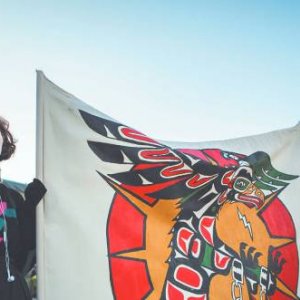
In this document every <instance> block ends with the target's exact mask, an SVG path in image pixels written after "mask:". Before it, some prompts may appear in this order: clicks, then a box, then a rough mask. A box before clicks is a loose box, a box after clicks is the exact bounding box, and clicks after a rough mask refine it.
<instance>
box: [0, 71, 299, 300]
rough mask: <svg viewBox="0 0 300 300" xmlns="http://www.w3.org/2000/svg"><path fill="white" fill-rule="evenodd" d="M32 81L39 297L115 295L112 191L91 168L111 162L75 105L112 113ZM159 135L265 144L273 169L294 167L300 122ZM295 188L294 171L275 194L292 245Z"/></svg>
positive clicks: (233, 146) (247, 147) (228, 144)
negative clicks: (42, 193) (252, 132)
mask: <svg viewBox="0 0 300 300" xmlns="http://www.w3.org/2000/svg"><path fill="white" fill-rule="evenodd" d="M38 82H39V86H38V102H39V108H40V111H39V113H38V116H39V117H38V124H37V126H38V131H40V138H39V140H38V144H39V146H38V149H39V151H40V153H39V154H38V155H39V157H42V160H41V161H38V164H39V166H38V169H39V170H40V171H39V176H40V177H41V179H42V180H43V182H44V184H45V186H46V187H47V190H48V192H47V194H46V197H45V201H44V207H43V208H40V211H39V214H40V218H39V224H38V226H39V228H40V234H39V240H38V251H40V255H39V261H38V263H39V270H40V273H39V300H65V299H72V300H82V299H88V300H99V299H105V300H109V299H114V296H113V292H112V288H111V282H110V280H111V278H110V270H109V262H108V250H107V236H106V232H107V227H106V226H107V216H108V214H109V210H110V207H111V201H112V199H113V195H114V191H113V190H112V188H110V187H109V186H108V184H107V183H106V182H105V181H104V180H102V179H101V178H100V177H99V174H98V173H97V170H104V171H103V172H106V169H107V173H109V172H112V169H111V168H112V167H111V165H108V164H107V163H105V162H102V161H101V160H100V159H99V158H98V157H97V156H96V155H95V154H94V153H93V152H92V151H91V149H90V148H89V147H88V146H87V140H91V141H102V139H101V138H100V137H99V134H97V133H96V132H95V131H93V130H91V129H90V128H89V127H88V126H86V124H85V122H84V120H83V118H82V116H81V115H80V113H79V110H82V111H85V112H87V113H89V114H92V115H96V116H99V117H101V118H104V119H108V120H112V119H111V118H110V117H108V116H106V115H104V114H102V113H101V112H99V111H97V110H96V109H94V108H92V107H90V106H88V105H87V104H86V103H84V102H82V101H80V100H79V99H77V98H76V97H74V96H73V95H71V94H69V93H67V92H65V91H64V90H62V89H61V88H59V87H57V86H56V85H55V84H53V83H52V82H50V81H49V80H48V79H47V78H45V76H44V75H43V73H41V72H38ZM116 109H117V108H116ZM248 121H249V120H247V119H245V122H248ZM241 126H242V124H241ZM205 128H206V127H205V126H203V124H201V127H200V128H199V130H209V127H208V129H205ZM197 130H198V129H197ZM163 143H164V144H167V145H168V146H170V147H175V148H188V149H207V148H220V149H225V150H226V151H232V152H236V153H242V154H245V155H250V154H251V153H253V152H256V151H264V152H267V153H268V154H269V155H270V157H271V160H272V165H273V166H274V167H275V168H276V169H277V170H280V171H281V172H283V173H287V174H293V175H300V159H299V150H300V125H297V126H295V127H293V128H289V129H283V130H279V131H274V132H270V133H264V134H259V135H256V136H250V137H243V138H237V139H232V140H224V141H214V142H200V143H182V142H166V141H164V142H163ZM0 145H1V137H0ZM124 168H125V169H124V170H126V167H124ZM299 195H300V180H299V178H298V179H295V180H293V181H292V182H291V183H290V184H289V186H288V187H287V188H286V189H285V190H284V191H283V192H282V194H280V199H282V201H283V202H284V205H285V206H286V207H287V209H288V211H289V213H290V214H291V215H292V219H293V221H294V224H295V228H296V232H297V246H298V249H300V244H299V240H300V236H299V232H300V217H299V211H300V202H299ZM41 228H42V229H41ZM299 284H300V283H299V281H298V285H299ZM116 299H117V298H116ZM146 299H147V298H146ZM272 299H273V298H272ZM286 299H292V298H286ZM129 300H130V299H129Z"/></svg>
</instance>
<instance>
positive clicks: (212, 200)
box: [80, 110, 299, 300]
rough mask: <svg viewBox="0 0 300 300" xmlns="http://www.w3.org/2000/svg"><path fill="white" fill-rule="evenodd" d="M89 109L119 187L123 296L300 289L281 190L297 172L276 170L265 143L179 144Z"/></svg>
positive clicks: (150, 298)
mask: <svg viewBox="0 0 300 300" xmlns="http://www.w3.org/2000/svg"><path fill="white" fill-rule="evenodd" d="M80 115H81V117H82V119H83V120H84V122H85V123H86V125H87V126H88V127H89V128H90V129H92V130H93V131H94V132H95V133H96V134H97V135H99V136H101V141H95V140H88V141H87V144H88V146H89V148H90V149H91V150H92V151H93V152H94V155H96V156H97V157H98V159H99V160H101V161H102V162H104V163H106V164H108V165H109V166H110V168H107V169H109V172H106V171H105V170H102V169H98V170H97V171H98V174H99V181H100V180H104V181H105V182H106V183H107V185H109V186H110V187H111V189H113V190H114V196H113V199H111V206H110V210H109V215H108V217H107V223H106V226H107V227H106V239H107V253H108V257H107V259H108V262H109V271H110V279H111V288H112V293H113V297H114V299H116V300H128V299H134V300H138V299H141V300H142V299H147V300H158V299H163V300H208V299H210V300H212V299H213V300H220V299H226V300H228V299H232V300H242V299H243V300H254V299H260V300H267V299H278V300H289V299H290V300H291V299H299V298H298V297H297V285H298V276H299V257H298V249H297V243H296V229H295V225H294V222H293V219H292V217H291V214H290V212H289V211H288V209H287V208H286V206H285V199H284V198H281V193H282V192H283V190H285V189H289V185H293V184H294V181H295V180H296V179H297V177H298V176H297V174H286V173H284V172H281V171H280V170H276V169H275V168H274V167H273V166H272V161H271V159H270V156H269V155H268V153H266V152H263V151H258V152H254V153H252V154H250V155H245V154H243V153H234V152H231V151H226V149H225V150H221V149H184V148H182V149H181V148H171V147H170V146H167V145H164V144H162V143H160V142H157V141H155V140H153V139H151V138H149V137H147V136H145V135H144V134H142V133H140V132H138V131H136V130H133V129H132V128H129V127H127V126H125V125H123V124H119V123H117V122H114V121H111V120H107V119H105V118H101V117H99V116H96V115H93V114H90V113H87V112H85V111H83V110H80ZM101 178H102V179H101ZM298 200H299V199H298ZM124 274H126V276H124Z"/></svg>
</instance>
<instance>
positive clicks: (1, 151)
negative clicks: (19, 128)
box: [0, 117, 16, 161]
mask: <svg viewBox="0 0 300 300" xmlns="http://www.w3.org/2000/svg"><path fill="white" fill-rule="evenodd" d="M0 132H1V135H0V161H2V160H6V159H9V158H10V157H11V156H12V154H13V153H14V152H15V149H16V145H15V140H14V138H13V136H12V134H11V133H10V131H9V123H8V122H7V121H6V120H5V119H3V118H1V117H0Z"/></svg>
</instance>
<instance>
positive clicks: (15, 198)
mask: <svg viewBox="0 0 300 300" xmlns="http://www.w3.org/2000/svg"><path fill="white" fill-rule="evenodd" d="M45 191H46V189H45V187H44V186H43V184H42V183H41V182H40V181H37V180H36V179H35V180H34V181H33V182H32V183H30V184H29V185H28V186H27V188H26V191H25V198H26V199H25V201H24V200H23V197H22V196H21V195H20V194H19V193H18V192H16V191H14V190H12V189H9V188H7V187H6V186H4V185H3V184H0V196H1V200H0V299H1V300H27V299H30V296H29V292H28V288H27V285H26V283H25V280H24V279H23V278H22V276H21V271H22V269H23V267H24V264H25V262H26V258H27V255H28V253H29V251H30V250H32V249H34V248H35V246H36V242H35V241H36V234H35V231H36V224H35V223H36V221H35V220H36V206H37V204H38V203H39V201H40V199H41V198H42V196H43V195H44V193H45ZM5 223H6V225H5ZM5 226H6V228H7V229H6V232H7V243H6V244H5V240H4V232H5ZM7 253H8V257H7V255H6V254H7ZM8 258H9V263H8V260H7V259H8ZM8 265H9V271H8ZM9 272H10V273H11V275H13V276H14V280H13V281H12V282H9V281H8V273H9Z"/></svg>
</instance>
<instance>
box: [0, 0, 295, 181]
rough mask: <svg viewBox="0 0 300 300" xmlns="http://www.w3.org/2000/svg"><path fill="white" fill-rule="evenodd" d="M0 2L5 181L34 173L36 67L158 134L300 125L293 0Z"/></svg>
mask: <svg viewBox="0 0 300 300" xmlns="http://www.w3.org/2000/svg"><path fill="white" fill-rule="evenodd" d="M18 2H19V3H18ZM0 3H1V5H0V36H1V39H0V66H1V69H0V99H1V100H0V101H1V115H3V116H4V117H5V118H7V119H8V120H9V121H10V123H11V128H12V130H13V133H14V134H15V136H16V137H17V139H18V151H17V153H16V155H15V157H14V158H13V159H11V160H10V161H9V162H7V163H5V164H4V166H3V175H4V176H5V177H8V178H11V179H15V180H19V181H28V180H30V179H31V178H32V177H33V176H34V164H35V162H34V151H35V69H41V70H43V71H44V72H45V74H46V76H47V77H48V78H50V79H51V80H52V81H54V82H55V83H57V84H58V85H60V86H61V87H62V88H64V89H66V90H67V91H69V92H71V93H73V94H75V95H76V96H78V97H79V98H81V99H82V100H84V101H86V102H88V103H89V104H91V105H93V106H95V107H96V108H97V109H98V110H100V111H102V112H104V113H106V114H108V115H111V116H112V117H114V118H115V119H118V120H120V121H121V122H123V123H125V124H128V125H130V126H133V127H134V128H136V129H139V130H141V131H143V132H145V133H147V134H149V135H150V136H152V137H155V138H159V139H165V140H185V141H204V140H215V139H226V138H234V137H238V136H244V135H252V134H257V133H261V132H265V131H271V130H275V129H279V128H283V127H290V126H293V125H295V124H296V123H297V122H298V121H300V113H299V112H300V84H299V82H300V55H299V53H300V2H299V1H293V0H291V1H278V0H273V1H221V0H220V1H199V0H198V1H154V0H153V1H53V0H52V1H47V3H46V1H44V2H43V1H39V2H38V1H26V2H25V1H14V2H12V1H11V2H4V1H0Z"/></svg>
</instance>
